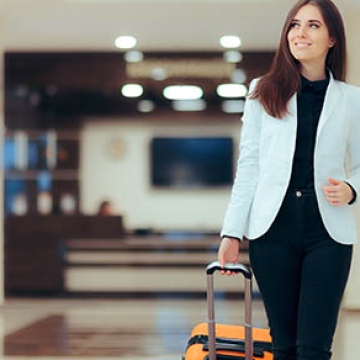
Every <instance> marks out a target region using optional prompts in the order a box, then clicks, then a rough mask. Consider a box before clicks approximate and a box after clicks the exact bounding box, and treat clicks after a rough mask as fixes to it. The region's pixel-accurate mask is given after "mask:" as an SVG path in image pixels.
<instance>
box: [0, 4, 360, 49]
mask: <svg viewBox="0 0 360 360" xmlns="http://www.w3.org/2000/svg"><path fill="white" fill-rule="evenodd" d="M2 2H3V3H2V5H3V9H2V14H1V15H2V16H1V22H2V27H3V31H2V33H3V44H4V47H5V50H40V51H41V50H42V51H52V50H53V51H56V50H65V51H66V50H70V51H76V50H79V51H81V50H84V51H87V50H89V51H112V50H114V45H113V43H114V39H115V37H116V36H118V35H134V36H136V37H137V39H138V46H137V48H138V49H140V50H143V51H206V50H207V51H221V47H220V45H219V37H220V36H222V35H224V34H231V35H239V36H240V37H241V38H242V40H243V45H242V49H243V50H274V49H275V48H276V46H277V44H278V40H279V33H280V30H281V26H282V24H283V21H284V19H285V16H286V14H287V12H288V10H289V9H290V7H291V6H292V5H293V4H294V2H295V0H2ZM335 2H336V4H337V5H338V6H339V7H340V10H349V11H351V10H352V9H353V8H355V7H356V8H357V9H359V8H360V0H335ZM0 3H1V0H0Z"/></svg>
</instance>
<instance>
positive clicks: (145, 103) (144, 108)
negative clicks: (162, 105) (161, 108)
mask: <svg viewBox="0 0 360 360" xmlns="http://www.w3.org/2000/svg"><path fill="white" fill-rule="evenodd" d="M137 109H138V110H139V111H140V112H143V113H149V112H152V111H154V109H155V104H154V102H153V101H150V100H141V101H139V103H138V105H137Z"/></svg>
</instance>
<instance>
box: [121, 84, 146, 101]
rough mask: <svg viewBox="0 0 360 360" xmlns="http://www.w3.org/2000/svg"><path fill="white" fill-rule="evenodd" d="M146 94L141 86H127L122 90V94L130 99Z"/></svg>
mask: <svg viewBox="0 0 360 360" xmlns="http://www.w3.org/2000/svg"><path fill="white" fill-rule="evenodd" d="M143 93H144V88H143V87H142V86H141V85H139V84H126V85H123V87H122V88H121V94H122V95H123V96H125V97H128V98H137V97H139V96H141V95H142V94H143Z"/></svg>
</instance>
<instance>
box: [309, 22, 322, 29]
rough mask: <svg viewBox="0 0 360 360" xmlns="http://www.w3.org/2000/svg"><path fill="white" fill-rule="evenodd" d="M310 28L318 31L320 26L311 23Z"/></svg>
mask: <svg viewBox="0 0 360 360" xmlns="http://www.w3.org/2000/svg"><path fill="white" fill-rule="evenodd" d="M310 27H311V28H312V29H318V28H319V27H320V25H319V24H318V23H311V24H310Z"/></svg>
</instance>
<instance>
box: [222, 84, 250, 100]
mask: <svg viewBox="0 0 360 360" xmlns="http://www.w3.org/2000/svg"><path fill="white" fill-rule="evenodd" d="M216 93H217V94H218V95H219V96H221V97H224V98H238V97H244V96H246V94H247V87H246V86H245V85H242V84H221V85H219V86H218V87H217V88H216Z"/></svg>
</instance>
